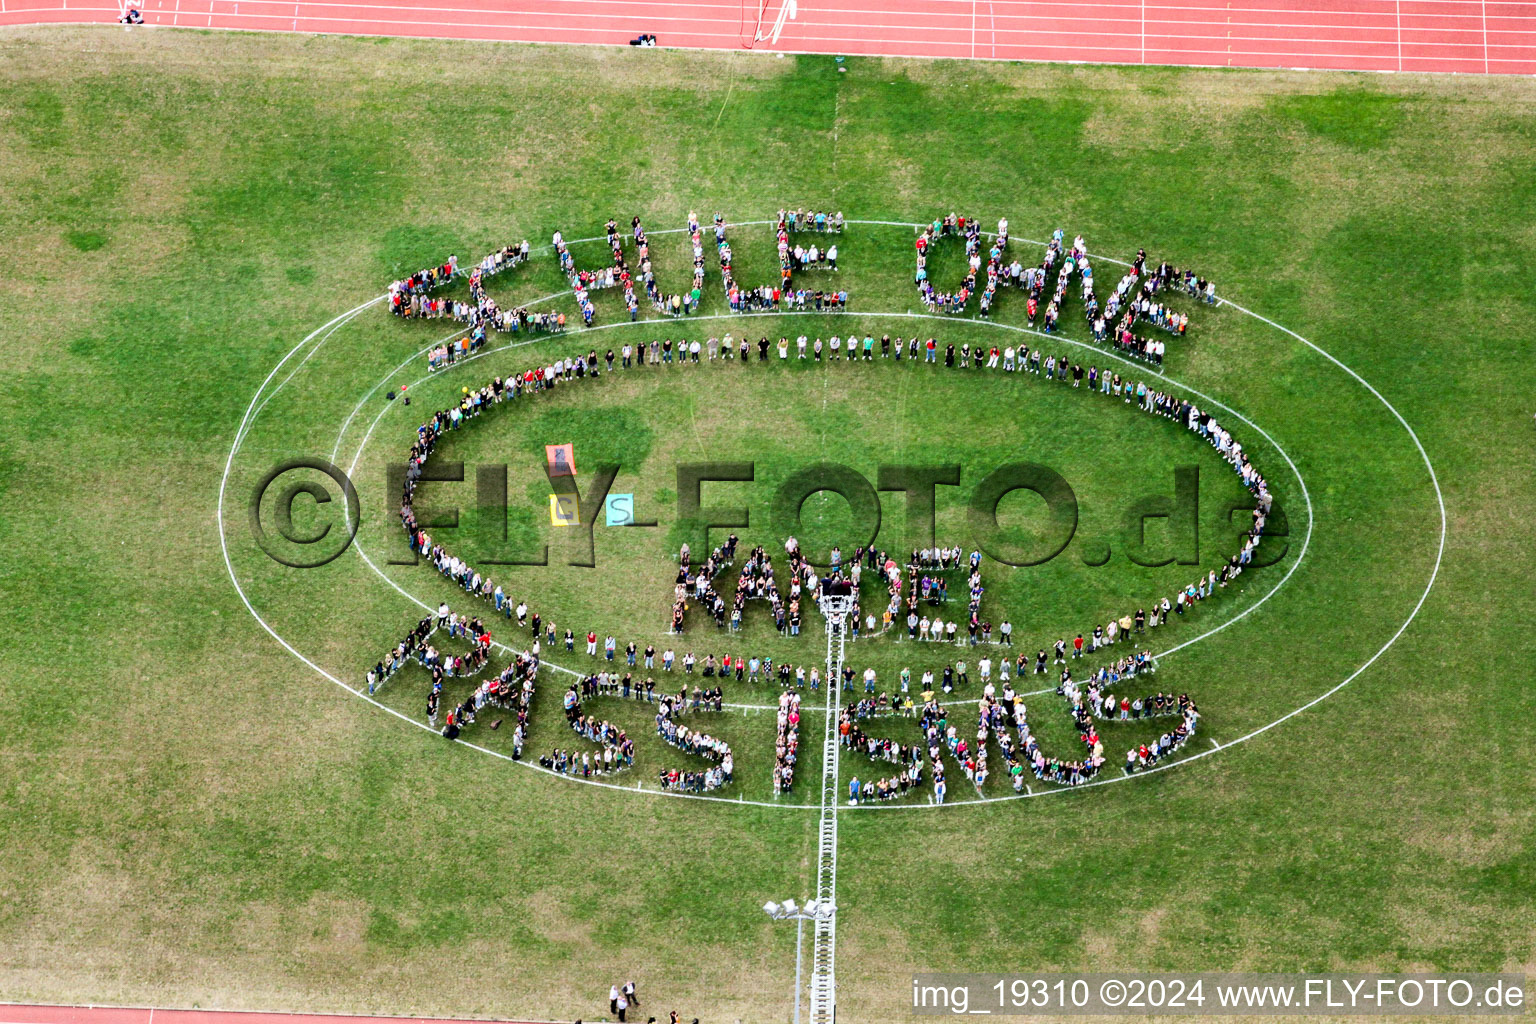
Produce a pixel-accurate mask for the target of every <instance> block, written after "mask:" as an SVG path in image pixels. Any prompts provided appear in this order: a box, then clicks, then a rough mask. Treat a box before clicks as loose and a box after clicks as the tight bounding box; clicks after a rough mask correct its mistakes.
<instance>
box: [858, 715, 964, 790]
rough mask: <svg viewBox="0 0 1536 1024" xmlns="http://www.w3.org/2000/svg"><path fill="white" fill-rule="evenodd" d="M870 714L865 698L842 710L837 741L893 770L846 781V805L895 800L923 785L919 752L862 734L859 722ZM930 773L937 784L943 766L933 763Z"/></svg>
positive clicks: (882, 738)
mask: <svg viewBox="0 0 1536 1024" xmlns="http://www.w3.org/2000/svg"><path fill="white" fill-rule="evenodd" d="M873 714H875V708H874V702H873V701H870V700H867V699H866V700H862V701H859V702H857V703H854V704H850V705H848V706H847V707H845V708H843V710H842V711H841V713H840V714H839V715H838V719H837V738H838V742H839V743H840V744H842V745H843V746H844V747H846V748H847V749H849V750H852V751H854V752H856V753H860V754H864V755H866V756H868V757H869V758H870V759H871V760H873V761H884V762H886V763H888V764H891V765H894V766H895V771H893V772H891V773H890V774H889V775H881V776H879V777H878V778H876V779H874V780H873V781H871V780H864V781H860V779H859V777H858V776H854V777H853V778H852V779H850V780H849V782H848V802H849V803H850V804H858V803H869V802H872V801H885V800H895V799H898V798H900V797H904V796H906V795H907V794H908V793H909V792H910V791H912V790H913V789H916V788H917V787H919V786H921V785H922V784H923V755H922V751H921V750H920V749H919V748H918V747H916V746H914V745H910V744H905V743H900V742H898V741H896V740H892V739H887V738H885V737H881V736H872V735H870V734H868V733H866V732H865V731H864V729H863V727H862V726H861V725H860V724H859V723H860V721H861V720H863V719H865V718H868V717H871V716H872V715H873ZM934 772H935V773H934V779H935V782H939V781H941V780H942V779H943V777H944V766H943V764H936V765H935V769H934Z"/></svg>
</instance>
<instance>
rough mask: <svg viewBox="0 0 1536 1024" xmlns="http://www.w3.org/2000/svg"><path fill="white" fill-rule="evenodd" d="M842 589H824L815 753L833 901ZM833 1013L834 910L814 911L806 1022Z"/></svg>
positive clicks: (821, 862)
mask: <svg viewBox="0 0 1536 1024" xmlns="http://www.w3.org/2000/svg"><path fill="white" fill-rule="evenodd" d="M852 607H853V599H852V597H851V596H848V595H824V596H823V597H822V599H821V611H822V614H823V615H825V616H826V621H827V706H826V714H825V715H824V716H823V717H824V718H825V719H826V734H825V737H824V738H823V742H822V755H821V822H820V826H819V828H818V830H817V832H818V839H819V842H818V851H817V858H816V899H817V900H819V901H821V903H822V905H823V906H831V907H834V908H835V907H836V906H837V802H838V800H839V799H840V798H841V793H840V784H839V780H838V758H839V751H838V743H837V738H838V732H837V719H838V708H839V696H838V687H839V686H840V685H841V676H842V672H843V657H844V654H845V651H846V646H847V641H848V614H849V612H850V611H851V610H852ZM836 1017H837V914H836V912H835V910H834V911H833V912H832V913H827V914H823V915H821V916H819V917H818V918H817V921H816V935H815V943H814V945H813V947H812V953H811V1017H810V1019H811V1024H833V1021H834V1020H835V1019H836Z"/></svg>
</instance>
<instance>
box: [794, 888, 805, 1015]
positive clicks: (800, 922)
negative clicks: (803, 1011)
mask: <svg viewBox="0 0 1536 1024" xmlns="http://www.w3.org/2000/svg"><path fill="white" fill-rule="evenodd" d="M804 940H805V917H804V916H803V915H802V916H801V917H799V918H797V919H796V920H795V1024H800V948H801V945H802V944H803V942H804Z"/></svg>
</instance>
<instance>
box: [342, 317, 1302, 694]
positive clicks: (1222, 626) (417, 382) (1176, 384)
mask: <svg viewBox="0 0 1536 1024" xmlns="http://www.w3.org/2000/svg"><path fill="white" fill-rule="evenodd" d="M1234 308H1236V307H1234ZM742 315H743V314H737V313H710V314H705V315H703V316H695V317H690V318H689V319H690V320H694V321H704V320H730V319H736V318H738V317H740V316H742ZM745 315H747V316H767V317H783V316H855V317H856V316H865V317H872V318H879V317H899V318H902V319H914V320H938V321H941V322H945V323H949V322H953V320H952V318H950V317H944V316H939V315H937V314H933V313H911V312H903V313H854V312H833V313H828V312H825V311H823V312H820V313H817V312H813V311H789V312H764V313H756V314H745ZM648 322H650V321H633V322H631V321H621V322H618V323H611V324H600V325H598V326H596V327H591V328H587V329H586V330H585V331H584V332H581V333H584V334H590V333H592V332H593V331H601V330H613V329H616V328H623V327H633V326H638V325H639V324H641V323H648ZM966 322H967V323H975V324H985V325H986V326H988V327H992V328H996V329H1001V330H1009V331H1017V332H1018V333H1020V334H1029V335H1034V336H1036V337H1041V338H1050V339H1052V340H1056V341H1062V342H1066V343H1068V344H1071V345H1076V346H1078V347H1079V348H1084V349H1087V350H1088V351H1090V352H1095V353H1100V354H1106V355H1109V356H1112V357H1113V358H1115V359H1116V360H1118V361H1119V362H1121V363H1124V364H1125V365H1126V366H1129V367H1131V368H1133V369H1137V370H1144V371H1145V372H1147V373H1151V374H1152V375H1153V376H1156V377H1159V378H1161V379H1162V380H1165V381H1167V382H1168V383H1169V384H1170V385H1172V386H1173V387H1177V388H1182V389H1183V390H1185V391H1187V392H1189V393H1190V394H1192V395H1196V396H1198V397H1199V398H1201V399H1202V400H1203V401H1206V402H1209V403H1210V404H1212V405H1214V406H1216V407H1217V408H1220V409H1222V410H1225V411H1226V412H1228V413H1231V414H1232V415H1233V416H1236V417H1237V418H1238V419H1239V420H1241V421H1242V422H1244V423H1246V424H1247V425H1248V426H1250V427H1252V428H1253V429H1254V430H1255V431H1257V432H1258V433H1259V434H1260V436H1262V437H1263V438H1264V440H1266V441H1268V442H1269V444H1270V446H1271V447H1272V448H1274V450H1275V451H1276V452H1277V453H1279V455H1280V457H1281V458H1283V459H1284V460H1285V463H1286V465H1288V466H1289V467H1290V469H1291V472H1292V474H1294V475H1295V477H1296V482H1297V483H1298V484H1299V485H1300V486H1301V496H1302V498H1303V500H1304V501H1305V503H1306V508H1307V531H1306V533H1305V534H1304V535H1303V537H1302V542H1301V552H1300V553H1299V554H1298V555H1297V556H1296V559H1295V561H1293V562H1292V563H1291V565H1290V567H1289V568H1288V569H1287V570H1286V573H1285V575H1284V576H1282V577H1281V578H1280V580H1279V581H1278V582H1277V583H1276V584H1275V585H1274V586H1273V587H1272V588H1270V590H1269V591H1267V592H1266V593H1265V594H1264V596H1262V597H1260V598H1259V599H1258V600H1257V601H1255V602H1253V603H1252V604H1250V605H1247V606H1246V607H1244V608H1243V609H1242V610H1241V611H1240V612H1238V613H1237V614H1236V615H1234V616H1233V617H1232V618H1230V619H1227V620H1225V621H1223V622H1222V623H1221V624H1219V625H1217V626H1214V627H1212V628H1211V629H1208V630H1206V631H1205V632H1204V633H1201V634H1199V635H1198V636H1195V637H1192V638H1190V639H1189V640H1185V641H1184V642H1183V643H1179V644H1176V645H1174V646H1173V647H1170V648H1168V649H1167V650H1165V651H1161V652H1158V653H1156V654H1154V655H1153V657H1154V658H1166V657H1168V656H1169V655H1171V654H1174V653H1177V652H1178V651H1182V650H1184V649H1185V648H1188V647H1190V646H1193V645H1194V644H1197V643H1199V642H1200V641H1201V640H1204V639H1206V638H1207V637H1211V636H1215V635H1216V634H1217V633H1220V632H1221V631H1222V630H1224V629H1226V628H1227V627H1228V626H1230V625H1232V624H1233V623H1235V622H1237V621H1239V620H1241V619H1243V618H1246V617H1247V616H1248V615H1249V614H1250V613H1251V612H1253V611H1254V610H1255V609H1257V608H1258V607H1259V606H1260V605H1262V604H1264V603H1265V602H1266V601H1268V600H1269V599H1270V598H1271V597H1273V596H1274V595H1275V594H1276V593H1278V592H1279V590H1280V588H1281V587H1283V586H1285V584H1286V583H1287V582H1289V581H1290V578H1291V576H1292V575H1294V574H1295V572H1296V570H1297V569H1298V568H1300V566H1301V563H1302V562H1303V561H1304V560H1305V559H1306V556H1307V551H1308V550H1309V548H1310V546H1311V542H1312V527H1313V525H1314V515H1313V507H1312V497H1311V494H1310V492H1309V491H1308V489H1307V482H1306V480H1305V479H1304V478H1303V477H1302V475H1301V470H1300V469H1299V468H1297V466H1296V463H1295V462H1294V461H1292V459H1291V457H1290V455H1289V454H1288V453H1287V452H1286V450H1285V449H1284V448H1282V447H1281V446H1280V444H1279V442H1277V441H1276V440H1275V439H1274V438H1273V437H1271V436H1270V435H1269V433H1268V432H1267V431H1266V430H1264V428H1263V427H1260V426H1259V425H1258V424H1257V423H1254V422H1253V421H1252V420H1250V419H1249V418H1248V417H1246V416H1244V415H1243V414H1242V413H1240V412H1238V411H1237V410H1236V409H1233V408H1232V407H1231V406H1228V405H1226V404H1225V403H1223V402H1221V401H1219V400H1217V399H1215V398H1212V397H1211V396H1209V395H1207V394H1205V393H1204V392H1203V391H1200V390H1198V389H1196V388H1192V387H1189V386H1188V385H1186V384H1183V383H1181V382H1180V381H1177V380H1175V379H1174V378H1172V377H1169V376H1167V375H1165V374H1163V373H1160V372H1158V371H1156V370H1152V369H1151V368H1150V367H1144V366H1143V364H1140V363H1137V362H1134V361H1132V360H1130V359H1127V358H1125V357H1124V356H1121V355H1119V354H1118V353H1114V352H1105V351H1104V350H1103V349H1100V348H1099V347H1097V346H1095V345H1093V344H1091V343H1089V342H1085V341H1077V340H1074V339H1072V338H1059V337H1057V336H1055V335H1048V334H1044V333H1042V332H1040V331H1036V330H1032V329H1030V328H1027V327H1015V326H1013V325H1012V324H1002V323H993V322H991V321H986V320H976V321H966ZM542 340H545V339H543V338H538V339H530V340H528V341H520V342H514V343H511V344H507V345H502V346H498V347H497V348H494V349H487V350H485V351H483V352H480V353H477V354H476V355H474V356H471V357H470V358H469V359H465V360H461V361H460V362H458V363H455V364H454V366H449V367H447V368H445V369H443V370H441V371H437V372H434V373H428V374H426V375H424V376H422V377H419V378H417V379H416V380H414V381H412V382H411V383H410V384H409V385H408V386H409V387H416V386H418V385H420V384H422V383H423V382H425V381H427V380H434V379H438V378H441V377H442V376H444V375H445V374H447V373H450V372H451V371H452V370H453V369H454V367H455V366H463V365H465V364H467V363H468V362H470V361H471V360H473V359H479V358H482V357H484V356H489V355H493V354H495V353H497V352H504V351H506V350H507V349H509V348H519V347H521V346H523V345H528V344H532V343H533V342H534V341H542ZM935 372H937V371H935ZM377 387H378V385H375V390H377ZM391 408H393V406H390V405H386V406H384V407H383V408H382V409H380V410H379V412H378V413H377V414H376V415H375V416H374V418H373V422H372V423H370V424H369V425H368V430H367V431H366V432H365V433H364V434H363V439H362V441H361V443H360V444H359V445H358V449H357V452H356V453H355V454H354V455H353V457H352V462H351V463H350V464H349V465H348V466H347V470H346V472H347V475H348V476H351V475H352V474H353V473H354V472H356V470H357V464H358V462H359V461H360V460H361V459H362V456H363V451H364V449H365V448H367V446H368V442H369V440H370V439H371V438H372V437H373V431H374V428H376V427H377V426H378V424H379V421H380V420H382V419H383V418H384V414H385V413H387V412H389V410H390V409H391ZM353 547H355V548H356V549H357V552H358V554H359V555H362V557H363V561H364V562H366V563H367V564H368V566H369V567H370V568H371V569H373V571H374V572H375V573H378V575H379V576H380V577H382V578H383V579H384V580H385V581H387V582H388V583H389V584H390V585H391V586H393V587H394V588H395V589H396V590H397V591H399V592H400V593H401V594H405V595H406V596H407V597H410V599H411V600H412V601H415V602H416V603H417V604H418V605H421V606H422V607H423V608H428V610H431V609H430V607H429V606H428V605H426V604H423V603H422V602H421V601H420V600H418V599H417V598H415V597H413V596H411V595H409V594H406V592H405V591H404V590H402V589H401V588H400V587H399V586H398V585H397V584H395V582H394V580H392V579H390V577H389V576H387V575H385V574H384V573H383V572H381V571H380V570H379V567H378V566H377V565H375V564H374V562H373V560H372V559H370V558H368V557H367V554H366V553H365V552H364V551H363V547H362V542H361V541H357V540H354V541H353ZM775 709H777V708H776V706H775Z"/></svg>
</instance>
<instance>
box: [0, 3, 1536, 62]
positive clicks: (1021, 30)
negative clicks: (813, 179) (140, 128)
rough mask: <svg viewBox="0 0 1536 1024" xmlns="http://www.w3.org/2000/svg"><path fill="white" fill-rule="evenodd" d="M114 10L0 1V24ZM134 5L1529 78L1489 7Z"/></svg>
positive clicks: (410, 23)
mask: <svg viewBox="0 0 1536 1024" xmlns="http://www.w3.org/2000/svg"><path fill="white" fill-rule="evenodd" d="M120 2H121V0H0V26H3V25H20V24H35V23H61V22H112V21H115V20H116V19H117V17H118V15H119V14H120V13H121V10H120V8H119V6H118V4H119V3H120ZM785 2H788V0H372V2H370V0H140V3H139V9H140V10H141V11H142V12H143V15H144V19H145V22H146V23H147V24H149V25H173V26H184V27H191V28H223V29H259V30H268V31H281V32H339V33H351V34H358V35H392V36H428V37H438V38H453V39H494V40H505V41H517V42H541V43H588V44H599V45H622V44H624V43H627V42H628V41H629V40H630V39H631V38H633V37H635V36H637V35H639V34H640V33H642V32H649V33H654V34H655V35H656V36H657V37H658V40H659V42H660V43H661V45H663V46H679V47H696V48H702V49H714V50H725V49H760V50H767V49H773V50H779V51H785V52H793V53H835V54H864V55H879V56H899V57H964V58H979V59H996V60H1031V61H1081V62H1094V63H1114V64H1177V65H1206V66H1218V67H1254V68H1269V67H1285V68H1308V69H1311V68H1331V69H1344V70H1357V71H1434V72H1447V71H1449V72H1462V73H1469V74H1518V75H1529V74H1536V3H1501V2H1498V0H798V2H799V13H798V16H797V17H796V18H795V19H793V20H791V21H788V22H787V23H786V24H785V26H784V29H783V33H782V35H781V36H780V38H779V40H778V42H777V43H776V44H770V43H768V42H766V41H757V40H755V39H754V35H755V33H756V31H757V28H758V26H759V24H760V20H761V24H762V25H763V27H764V30H765V32H766V30H767V29H768V28H769V27H770V26H771V25H772V23H773V21H774V19H775V16H776V15H777V13H778V11H779V6H780V4H781V3H785Z"/></svg>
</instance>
